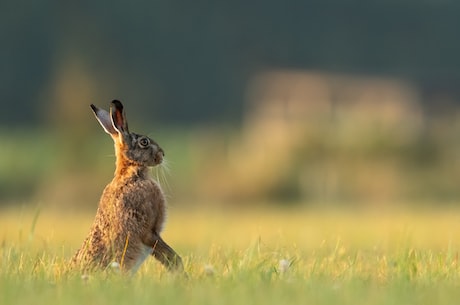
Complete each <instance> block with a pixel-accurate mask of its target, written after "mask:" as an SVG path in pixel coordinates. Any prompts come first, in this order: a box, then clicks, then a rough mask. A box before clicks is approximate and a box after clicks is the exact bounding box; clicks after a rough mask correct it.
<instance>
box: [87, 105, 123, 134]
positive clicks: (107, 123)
mask: <svg viewBox="0 0 460 305" xmlns="http://www.w3.org/2000/svg"><path fill="white" fill-rule="evenodd" d="M91 109H93V112H94V115H95V116H96V119H97V120H98V122H99V124H101V126H102V128H104V130H105V132H107V133H108V134H109V135H111V136H116V135H118V132H117V130H116V129H115V128H114V127H113V124H112V120H111V119H110V114H109V113H108V112H107V111H105V110H104V109H100V108H97V107H96V106H94V105H93V104H91Z"/></svg>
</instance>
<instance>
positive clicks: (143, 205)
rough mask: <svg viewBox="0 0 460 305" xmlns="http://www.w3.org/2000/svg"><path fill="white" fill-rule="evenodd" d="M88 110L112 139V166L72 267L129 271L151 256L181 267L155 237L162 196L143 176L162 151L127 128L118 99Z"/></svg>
mask: <svg viewBox="0 0 460 305" xmlns="http://www.w3.org/2000/svg"><path fill="white" fill-rule="evenodd" d="M91 108H92V109H93V111H94V114H95V115H96V118H97V120H98V121H99V123H100V124H101V125H102V127H103V128H104V130H105V132H107V133H108V134H109V135H110V136H111V137H112V139H113V141H114V142H115V154H116V170H115V176H114V178H113V180H112V182H110V183H109V184H108V185H107V186H106V187H105V189H104V192H103V193H102V196H101V199H100V202H99V207H98V209H97V213H96V218H95V219H94V223H93V225H92V227H91V229H90V232H89V234H88V236H87V238H86V239H85V241H84V242H83V245H82V246H81V248H80V249H79V250H78V251H77V253H76V254H75V256H74V257H73V259H72V263H73V265H74V266H77V267H79V268H81V269H83V270H88V269H93V268H105V267H107V266H108V265H110V264H112V263H118V264H119V266H120V268H121V270H122V271H130V272H132V273H134V272H136V270H137V269H138V268H139V267H140V265H141V264H142V262H143V261H144V260H145V259H146V258H147V257H148V256H149V255H153V256H154V257H155V258H156V259H157V260H159V261H160V262H161V263H162V264H163V265H165V266H166V267H167V268H168V269H170V270H179V271H182V270H183V265H182V260H181V258H180V257H179V256H178V255H177V254H176V252H175V251H174V250H173V249H172V248H171V247H170V246H168V244H166V243H165V242H164V241H163V239H162V238H161V237H160V232H161V230H162V227H163V224H164V221H165V214H166V211H165V209H166V207H165V197H164V195H163V192H162V190H161V188H160V186H159V185H158V184H157V183H156V182H155V181H154V180H152V179H151V178H150V177H149V170H148V169H149V167H151V166H155V165H158V164H160V163H162V161H163V157H164V152H163V150H162V149H161V148H160V146H159V145H158V144H157V143H155V141H153V140H152V139H150V138H149V137H147V136H143V135H139V134H136V133H132V132H129V130H128V122H127V120H126V117H125V112H124V111H123V105H122V103H121V102H120V101H117V100H114V101H112V104H111V107H110V113H109V112H107V111H105V110H103V109H99V108H97V107H96V106H94V105H91ZM117 266H118V265H117Z"/></svg>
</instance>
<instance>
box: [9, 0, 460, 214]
mask: <svg viewBox="0 0 460 305" xmlns="http://www.w3.org/2000/svg"><path fill="white" fill-rule="evenodd" d="M459 14H460V3H458V2H455V1H448V0H445V1H439V0H437V1H435V0H431V1H430V0H427V1H412V0H402V1H401V0H400V1H370V2H369V1H342V0H335V1H333V0H329V1H291V0H289V1H272V0H265V1H249V2H248V1H224V2H213V1H178V0H172V1H171V0H170V1H161V0H160V1H132V2H129V3H128V2H123V1H96V2H95V1H78V2H75V1H9V0H6V1H2V3H1V4H0V38H1V47H0V66H1V69H0V105H1V111H0V205H1V206H3V207H11V206H23V205H28V204H33V205H36V204H41V205H45V206H50V207H56V208H63V209H66V210H68V211H72V210H79V209H82V208H83V207H87V208H88V209H92V210H94V208H95V206H96V205H97V202H98V199H99V196H100V194H101V192H102V189H103V187H104V186H105V185H106V184H107V183H108V182H109V181H110V180H111V178H112V174H113V171H114V154H113V146H112V140H111V139H110V137H109V136H107V135H106V134H105V133H104V132H103V130H102V129H101V128H100V126H99V124H98V123H97V122H96V120H95V119H94V116H93V114H92V113H91V110H90V108H89V104H91V103H94V104H96V105H98V106H100V107H102V108H106V109H107V108H108V106H109V103H110V101H111V100H112V99H120V100H122V101H123V102H124V103H125V107H126V111H127V115H128V119H129V123H130V128H131V130H132V131H136V132H139V133H146V134H148V135H150V136H151V137H152V138H154V139H155V140H156V141H157V142H159V143H160V144H161V146H162V147H163V149H164V150H165V151H166V157H167V159H168V160H169V166H168V167H169V171H163V170H157V171H155V170H154V172H153V175H154V176H158V177H159V179H160V181H161V182H162V185H163V187H164V189H165V191H166V193H167V194H168V197H169V201H170V203H171V204H172V205H173V206H184V207H186V206H197V205H203V206H210V205H214V206H221V205H225V206H227V205H229V206H248V205H249V206H250V205H259V206H263V205H279V206H287V205H288V206H331V207H338V206H340V207H341V206H379V207H380V206H402V205H409V206H420V205H436V206H447V205H455V204H457V203H458V202H460V201H459V198H460V187H459V185H458V181H460V117H459V115H460V86H459V81H460V56H459V54H460V39H458V29H459V28H460V18H458V16H459Z"/></svg>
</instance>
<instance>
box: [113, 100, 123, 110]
mask: <svg viewBox="0 0 460 305" xmlns="http://www.w3.org/2000/svg"><path fill="white" fill-rule="evenodd" d="M112 105H113V106H114V107H115V108H116V109H120V110H121V109H123V104H122V103H121V102H120V101H119V100H113V101H112Z"/></svg>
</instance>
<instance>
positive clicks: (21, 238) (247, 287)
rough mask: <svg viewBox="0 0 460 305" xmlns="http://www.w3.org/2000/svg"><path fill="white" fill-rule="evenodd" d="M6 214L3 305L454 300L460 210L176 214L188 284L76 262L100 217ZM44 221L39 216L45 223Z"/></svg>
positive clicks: (173, 223)
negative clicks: (86, 268)
mask: <svg viewBox="0 0 460 305" xmlns="http://www.w3.org/2000/svg"><path fill="white" fill-rule="evenodd" d="M36 215H37V212H33V211H31V212H28V211H23V212H18V211H2V213H1V214H0V222H1V223H2V227H1V228H2V229H1V230H0V234H1V235H0V238H1V240H2V242H1V247H0V304H3V305H8V304H136V305H137V304H268V305H269V304H392V305H393V304H455V303H457V302H458V299H459V298H460V269H459V266H458V249H459V245H460V221H459V219H460V211H456V210H450V211H443V212H442V211H421V212H411V211H387V212H381V211H380V212H376V211H374V212H372V211H367V212H358V211H342V212H333V211H302V210H291V211H287V210H264V211H262V210H250V211H249V210H231V211H221V212H219V211H203V210H194V211H190V210H174V209H172V210H171V211H170V220H169V223H168V225H167V227H166V230H165V232H164V237H165V239H166V240H167V241H168V242H169V243H170V244H171V245H172V246H173V247H174V248H175V249H176V250H177V251H178V252H179V253H181V254H182V255H183V258H184V262H185V268H186V270H187V274H188V277H187V278H186V277H184V276H181V275H175V274H170V273H168V272H167V271H165V270H164V269H163V267H161V266H160V265H159V264H158V263H157V262H156V261H154V260H153V259H152V260H148V261H147V263H146V264H144V266H143V267H142V268H141V269H140V271H139V272H138V273H137V274H136V275H135V276H133V277H127V276H124V275H120V274H119V273H118V272H117V270H113V269H108V270H106V271H102V272H98V273H95V274H90V275H88V276H82V275H81V274H78V273H75V272H69V271H68V270H67V263H66V262H67V260H68V258H69V257H70V256H71V255H72V253H73V251H75V249H76V248H77V247H78V246H79V243H80V242H81V241H82V240H83V237H84V235H85V234H86V230H87V229H88V226H89V224H90V223H91V221H92V215H91V214H75V213H71V212H69V213H68V214H67V213H63V212H61V213H57V212H54V211H46V210H42V211H41V212H40V213H39V214H38V217H36ZM34 219H35V220H34Z"/></svg>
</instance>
